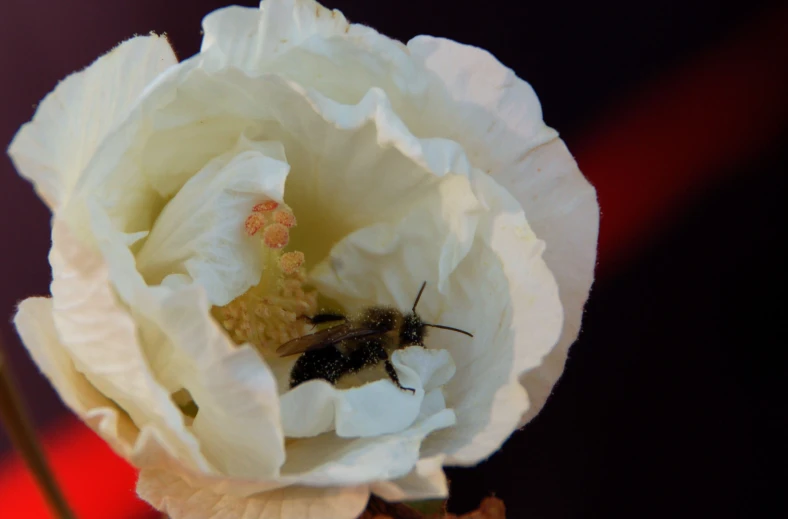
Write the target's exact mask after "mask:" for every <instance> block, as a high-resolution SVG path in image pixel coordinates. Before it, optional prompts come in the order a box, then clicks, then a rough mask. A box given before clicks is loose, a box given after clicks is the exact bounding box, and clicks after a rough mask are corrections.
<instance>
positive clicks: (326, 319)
mask: <svg viewBox="0 0 788 519" xmlns="http://www.w3.org/2000/svg"><path fill="white" fill-rule="evenodd" d="M303 317H304V319H306V320H307V321H308V322H309V324H312V325H318V324H322V323H330V322H334V321H347V317H346V316H344V315H342V314H334V313H328V312H326V313H322V314H315V315H313V316H312V317H309V316H308V315H305V316H303Z"/></svg>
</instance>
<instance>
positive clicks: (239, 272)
mask: <svg viewBox="0 0 788 519" xmlns="http://www.w3.org/2000/svg"><path fill="white" fill-rule="evenodd" d="M289 169H290V167H289V166H288V165H287V162H286V161H285V157H284V151H283V150H282V146H281V144H279V143H275V142H254V141H250V140H248V139H247V138H245V137H244V136H241V137H240V138H239V142H238V144H237V145H236V147H235V148H234V149H233V150H231V151H228V152H227V153H225V154H223V155H221V156H219V157H217V158H216V159H214V160H212V161H211V162H210V163H208V164H207V165H206V166H205V167H204V168H203V169H202V170H201V171H200V172H199V173H197V174H196V175H194V176H193V177H191V178H190V179H189V180H188V181H187V182H186V183H185V184H184V185H183V187H182V188H181V189H180V190H178V192H177V194H176V195H175V198H173V199H172V200H170V202H169V203H168V204H167V205H166V206H165V207H164V209H163V210H162V212H161V213H160V214H159V217H158V218H157V219H156V223H155V225H154V227H153V230H152V231H151V233H150V235H149V236H148V239H147V241H146V242H145V244H144V245H143V246H142V248H141V249H140V251H139V252H138V253H137V256H136V258H137V269H138V270H139V271H140V272H141V273H142V275H143V276H144V277H145V279H146V281H147V282H148V283H149V284H151V285H155V284H159V283H161V282H162V280H164V278H165V277H167V276H168V275H173V274H183V273H186V274H188V276H189V277H190V278H191V280H193V281H194V282H195V283H197V284H199V285H201V286H202V287H204V288H205V290H206V291H207V293H208V297H209V299H210V301H211V304H213V305H216V306H222V305H226V304H227V303H229V302H230V301H232V300H233V299H234V298H236V297H238V295H240V294H243V293H244V292H246V291H247V290H248V289H249V288H250V287H252V286H254V285H256V284H257V283H258V282H259V281H260V274H261V272H262V268H263V267H262V264H261V261H260V240H259V239H257V238H252V237H249V236H247V235H246V233H245V232H244V230H243V229H244V220H245V219H246V218H247V216H248V215H249V214H251V212H252V207H253V206H254V204H255V203H257V202H259V201H261V200H266V199H273V200H275V201H277V202H280V203H281V202H282V201H283V197H284V189H285V179H286V178H287V173H288V171H289ZM184 271H185V272H184Z"/></svg>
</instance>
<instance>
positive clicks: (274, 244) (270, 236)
mask: <svg viewBox="0 0 788 519" xmlns="http://www.w3.org/2000/svg"><path fill="white" fill-rule="evenodd" d="M289 241H290V231H288V230H287V227H285V226H284V225H282V224H281V223H272V224H271V225H269V226H267V227H266V228H265V230H263V243H265V245H266V246H267V247H270V248H272V249H281V248H282V247H284V246H285V245H287V242H289Z"/></svg>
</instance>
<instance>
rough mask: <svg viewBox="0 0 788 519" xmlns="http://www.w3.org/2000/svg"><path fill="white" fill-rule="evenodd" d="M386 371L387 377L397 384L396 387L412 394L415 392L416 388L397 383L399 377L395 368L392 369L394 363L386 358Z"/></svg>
mask: <svg viewBox="0 0 788 519" xmlns="http://www.w3.org/2000/svg"><path fill="white" fill-rule="evenodd" d="M386 373H388V375H389V378H390V379H391V380H392V381H393V382H394V383H395V384H396V385H397V387H398V388H400V389H402V390H405V391H410V392H411V393H413V394H416V390H415V389H413V388H410V387H402V384H400V383H399V377H398V376H397V370H395V369H394V364H392V363H391V361H390V360H386Z"/></svg>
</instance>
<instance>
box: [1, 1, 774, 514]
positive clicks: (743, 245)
mask: <svg viewBox="0 0 788 519" xmlns="http://www.w3.org/2000/svg"><path fill="white" fill-rule="evenodd" d="M239 3H245V4H246V5H254V2H239ZM221 5H222V3H221V2H219V1H208V0H191V1H185V0H184V1H168V2H159V1H154V0H137V1H132V0H123V1H115V2H105V1H99V0H81V1H76V0H75V1H73V2H56V1H54V0H52V1H39V2H24V1H23V0H12V1H10V2H7V3H4V6H3V10H4V14H3V17H2V20H0V29H1V30H0V49H2V51H0V52H2V54H1V55H0V58H2V62H1V63H0V65H2V68H1V69H2V70H3V71H4V77H3V78H2V79H1V80H0V86H1V87H2V94H3V97H2V99H3V101H4V105H5V106H4V107H3V111H2V120H1V123H2V125H1V126H0V142H3V143H8V142H10V139H11V138H12V136H13V134H14V132H15V131H16V129H17V128H18V126H19V125H20V124H22V123H23V122H25V121H27V120H29V118H30V117H31V116H32V113H33V110H34V104H35V103H36V102H38V101H39V100H40V99H41V98H42V97H43V96H44V95H45V94H46V93H47V92H49V91H50V90H51V89H52V88H53V87H54V85H55V84H56V82H57V80H59V79H60V78H62V77H64V76H65V75H67V74H68V73H70V72H72V71H73V70H75V69H78V68H81V67H84V66H86V65H88V64H89V63H90V62H91V61H92V60H93V59H95V57H97V56H98V55H100V54H101V53H103V52H105V51H106V50H108V49H110V48H111V47H112V46H114V45H115V44H116V43H117V42H119V41H121V40H123V39H125V38H127V37H129V36H130V35H132V34H134V33H147V32H149V31H156V32H166V33H168V35H169V36H170V39H171V41H172V43H173V45H174V47H175V49H176V51H177V53H178V54H179V56H180V57H181V58H184V57H187V56H189V55H191V54H193V53H194V52H196V51H197V49H198V47H199V41H200V37H201V36H200V33H199V21H200V19H201V18H202V16H203V15H204V14H206V13H207V12H209V11H210V10H212V9H214V8H217V7H220V6H221ZM328 6H329V7H335V8H339V9H341V10H342V11H343V12H344V13H345V15H346V16H347V17H348V18H349V19H350V20H351V21H353V22H360V23H365V24H368V25H371V26H373V27H375V28H376V29H378V30H379V31H381V32H383V33H385V34H388V35H390V36H392V37H396V38H398V39H401V40H404V41H407V40H408V39H409V38H410V37H412V36H415V35H417V34H422V33H423V34H433V35H437V36H445V37H449V38H452V39H455V40H458V41H462V42H465V43H470V44H474V45H478V46H480V47H483V48H486V49H488V50H490V51H491V52H492V53H493V54H494V55H495V56H497V57H498V58H499V59H500V60H501V61H502V62H503V63H505V64H506V65H508V66H510V67H512V68H513V69H514V70H515V71H516V72H517V73H518V75H519V76H521V77H523V78H524V79H526V80H527V81H529V82H530V83H531V84H532V85H533V86H534V88H535V89H536V91H537V93H538V94H539V96H540V99H541V101H542V105H543V110H544V116H545V120H546V121H547V123H548V124H550V125H551V126H553V127H555V128H557V129H558V130H559V131H561V133H562V135H563V137H564V139H565V140H566V141H567V143H568V145H569V147H570V149H572V148H573V145H574V144H575V143H578V142H580V141H582V140H583V138H584V137H585V136H586V132H588V131H589V129H590V128H593V124H594V122H595V121H597V120H599V119H600V118H603V117H604V115H605V113H606V112H607V111H608V110H609V109H610V108H611V107H613V106H616V103H617V102H618V101H619V100H620V99H622V98H623V97H625V96H629V95H631V94H632V93H633V92H637V91H640V90H642V89H643V88H645V87H646V86H647V85H650V84H652V83H653V82H655V81H657V80H659V78H660V77H662V76H663V75H664V74H665V73H666V72H667V71H669V70H672V69H673V68H674V67H676V66H677V65H679V64H681V63H684V62H685V61H686V60H687V59H688V57H691V56H694V55H696V54H698V53H701V52H704V51H707V50H709V49H713V48H715V47H716V46H718V45H720V43H721V42H723V41H724V40H725V39H726V38H728V37H729V36H730V35H732V34H734V33H736V32H737V31H739V30H740V29H741V28H742V27H744V26H746V25H747V24H749V23H751V21H752V20H755V19H757V18H758V17H761V16H763V15H764V13H768V12H769V11H770V10H772V9H774V8H775V6H776V3H770V2H763V1H750V2H745V3H740V2H739V3H733V2H729V3H717V2H708V1H704V2H700V1H693V2H681V1H677V0H669V1H660V2H632V1H623V0H601V1H596V2H508V3H507V2H497V1H493V0H491V1H488V2H469V1H445V0H429V1H410V0H400V1H394V0H378V1H375V2H372V1H360V0H356V1H353V0H337V1H334V2H331V3H329V4H328ZM786 30H788V27H786ZM776 66H778V67H780V66H782V67H788V64H784V63H783V64H776ZM786 95H788V92H786ZM677 124H679V123H677ZM755 130H756V129H748V128H743V129H742V131H755ZM784 144H785V141H775V142H770V144H769V145H768V146H767V148H768V149H767V150H766V152H764V153H763V154H761V155H760V156H759V157H758V158H757V160H754V161H750V162H748V163H746V164H730V165H729V166H728V167H726V168H725V169H724V170H722V171H719V172H715V175H714V179H715V180H714V181H713V182H711V183H709V184H708V185H707V186H706V188H705V189H704V190H703V192H702V193H700V194H698V195H697V196H695V197H693V198H692V199H691V200H690V203H688V204H687V205H685V206H684V207H682V208H680V209H676V214H673V215H672V221H673V222H674V223H673V224H672V226H671V227H670V228H664V229H660V230H657V231H651V230H649V229H644V230H643V232H644V233H650V234H649V239H648V240H647V243H648V245H647V246H646V247H645V248H639V249H637V250H633V251H631V254H630V255H629V256H628V261H627V262H626V263H623V264H620V265H618V266H617V267H616V268H615V269H614V270H613V269H608V270H605V276H604V277H601V278H599V279H598V280H597V282H596V284H595V286H594V289H593V292H592V297H591V298H590V301H589V303H588V306H587V313H586V316H585V320H584V328H583V332H582V334H581V338H580V340H579V342H578V343H577V344H576V345H575V346H574V347H573V349H572V351H571V354H570V360H569V363H568V365H567V369H566V372H565V375H564V377H563V378H562V380H561V382H560V383H559V385H558V386H557V388H556V391H555V394H554V396H553V397H552V399H551V400H550V402H549V403H548V405H547V406H546V408H545V409H544V411H543V412H542V413H541V414H540V415H539V416H538V417H537V419H536V420H534V421H533V422H532V423H531V424H530V425H528V426H527V427H526V428H525V429H524V430H522V431H519V432H517V433H515V435H514V436H513V437H512V438H511V440H510V441H509V442H508V443H507V444H506V445H505V446H504V448H503V449H502V450H501V451H500V452H499V453H498V454H496V455H494V456H493V457H492V458H491V459H490V460H488V461H487V462H484V463H482V464H481V465H479V466H478V467H475V468H471V469H450V470H449V471H448V473H449V477H450V479H451V481H452V491H453V497H452V500H451V509H452V511H455V512H465V511H468V510H471V509H473V508H475V507H476V506H477V504H478V503H479V501H480V500H481V499H482V498H483V497H485V496H486V495H489V494H490V493H495V494H496V495H498V496H499V497H501V498H502V499H503V500H504V501H505V503H506V505H507V507H508V509H509V514H510V515H509V517H511V518H521V517H522V518H526V517H528V518H545V519H553V518H576V517H658V516H659V517H665V516H672V517H696V516H703V517H763V516H765V515H763V514H762V513H761V512H760V510H761V507H765V506H766V505H767V504H773V503H770V501H774V502H775V503H776V502H777V501H784V497H783V498H780V499H777V497H778V495H779V494H776V493H772V492H771V488H773V487H774V485H775V483H777V482H779V481H782V482H783V486H784V482H785V481H788V478H787V477H786V474H785V472H786V470H785V462H784V461H781V460H780V456H779V453H778V450H777V449H776V448H775V446H774V445H775V444H774V443H772V442H771V441H770V440H771V439H780V440H782V439H784V437H785V436H784V434H785V430H784V428H783V426H784V424H785V422H784V419H785V414H784V404H783V403H782V398H781V397H783V396H784V395H785V383H784V382H785V368H784V366H785V364H784V360H783V359H782V356H781V355H780V354H781V353H782V350H783V347H784V343H785V340H784V339H783V338H782V335H783V334H782V333H781V332H782V330H783V326H782V298H783V296H784V294H785V293H786V287H785V265H786V263H785V257H784V255H783V253H781V252H779V251H780V250H781V246H782V245H783V242H784V241H785V240H784V236H783V233H782V229H783V227H782V222H781V219H782V217H780V216H779V215H780V214H783V213H784V212H785V211H784V210H783V206H782V203H783V201H784V198H785V193H786V191H785V183H784V177H785V174H786V172H787V171H788V154H787V153H786V148H785V146H784ZM580 166H581V169H582V167H583V164H582V163H581V164H580ZM0 167H2V172H0V188H1V189H0V215H2V218H0V232H2V234H0V243H2V244H3V245H2V251H3V252H2V253H1V254H0V267H2V274H1V275H0V283H1V285H0V286H2V290H0V304H1V305H2V306H0V313H2V314H3V315H4V316H7V317H8V319H10V317H11V315H12V313H13V308H14V305H15V303H16V302H17V301H19V300H21V299H23V298H24V297H27V296H29V295H33V294H46V293H47V292H48V284H49V266H48V263H47V259H46V254H47V250H48V247H49V220H48V218H49V215H48V212H47V210H46V209H45V208H44V206H43V205H42V204H41V203H40V202H38V201H37V199H36V197H35V195H34V194H33V191H32V189H31V188H30V187H29V186H28V185H27V184H26V183H25V182H24V181H22V180H21V179H19V178H17V177H16V176H15V174H14V173H13V168H12V166H11V165H10V161H8V159H7V158H5V157H4V158H2V159H0ZM592 181H593V179H592ZM602 209H603V214H604V207H603V208H602ZM604 226H605V220H604V217H603V220H602V232H604ZM8 319H6V318H3V319H2V321H0V325H2V328H0V333H2V336H3V339H4V342H5V343H6V344H8V349H9V352H8V354H9V356H10V357H11V359H12V362H13V365H14V369H15V372H16V374H17V378H18V379H19V381H20V383H21V385H22V387H23V389H24V391H25V394H26V397H27V400H28V402H29V403H30V404H31V407H32V408H33V414H34V417H35V420H36V422H37V424H38V425H39V426H41V427H45V426H46V425H47V424H50V423H52V422H53V420H54V419H55V418H56V417H58V416H61V415H62V413H64V412H65V411H64V409H63V408H62V406H61V405H60V404H59V401H58V400H57V397H56V396H55V395H54V393H53V392H52V391H51V389H50V388H49V386H48V384H47V383H46V382H45V381H43V380H42V379H41V378H40V377H39V376H38V375H37V373H36V369H35V367H33V366H32V364H31V363H30V361H29V360H28V359H27V355H26V353H25V352H24V350H23V349H22V348H21V346H20V345H19V344H18V339H17V337H16V334H15V332H14V331H13V328H12V327H11V326H10V325H9V324H8ZM6 449H8V444H7V439H6V438H5V437H4V436H3V434H2V432H0V452H3V451H4V450H6ZM767 474H768V476H769V477H767ZM770 482H771V484H770ZM772 514H774V511H773V512H772V513H770V514H768V516H772ZM778 515H779V514H778Z"/></svg>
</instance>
